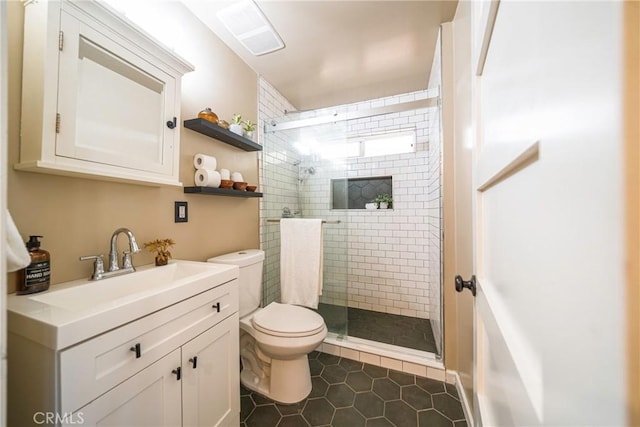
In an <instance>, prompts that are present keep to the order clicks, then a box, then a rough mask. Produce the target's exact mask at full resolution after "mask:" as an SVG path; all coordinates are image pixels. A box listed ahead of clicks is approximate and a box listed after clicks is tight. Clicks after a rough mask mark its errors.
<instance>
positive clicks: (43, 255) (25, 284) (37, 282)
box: [16, 236, 51, 295]
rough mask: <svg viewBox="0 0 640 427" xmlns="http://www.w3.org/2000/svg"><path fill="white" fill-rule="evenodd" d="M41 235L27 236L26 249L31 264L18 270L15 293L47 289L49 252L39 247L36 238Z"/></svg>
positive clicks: (24, 293) (29, 292)
mask: <svg viewBox="0 0 640 427" xmlns="http://www.w3.org/2000/svg"><path fill="white" fill-rule="evenodd" d="M41 237H42V236H29V241H28V242H27V249H28V250H29V255H30V256H31V264H29V265H28V266H27V267H26V268H24V269H22V270H20V274H19V275H18V277H19V281H18V290H17V292H16V294H18V295H26V294H32V293H34V292H40V291H46V290H47V289H49V284H50V276H51V258H50V256H49V252H47V251H45V250H44V249H40V241H39V240H38V238H41Z"/></svg>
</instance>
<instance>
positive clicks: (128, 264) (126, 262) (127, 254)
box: [122, 250, 140, 268]
mask: <svg viewBox="0 0 640 427" xmlns="http://www.w3.org/2000/svg"><path fill="white" fill-rule="evenodd" d="M137 252H140V251H139V250H138V251H136V252H133V253H137ZM122 253H123V254H124V255H123V256H122V268H133V262H132V261H131V254H132V252H131V251H122Z"/></svg>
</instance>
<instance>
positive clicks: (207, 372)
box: [182, 314, 240, 427]
mask: <svg viewBox="0 0 640 427" xmlns="http://www.w3.org/2000/svg"><path fill="white" fill-rule="evenodd" d="M239 331H240V327H239V326H238V315H237V314H234V315H233V316H231V317H228V318H227V319H225V320H223V321H222V322H220V323H218V324H217V325H216V326H214V327H213V328H211V329H208V330H207V331H205V332H203V333H202V334H200V335H198V336H197V337H196V338H194V339H192V340H191V341H189V342H188V343H186V344H185V345H183V346H182V369H183V373H184V378H183V381H182V399H183V403H182V408H183V418H182V420H183V425H184V426H194V427H195V426H199V427H204V426H231V425H236V426H237V425H238V424H239V423H240V360H239V357H238V352H239V349H238V346H239V340H240V337H239Z"/></svg>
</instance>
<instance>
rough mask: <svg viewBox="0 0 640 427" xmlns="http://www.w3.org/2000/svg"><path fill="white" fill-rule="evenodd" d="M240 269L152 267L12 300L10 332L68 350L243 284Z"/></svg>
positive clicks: (201, 265) (9, 302)
mask: <svg viewBox="0 0 640 427" xmlns="http://www.w3.org/2000/svg"><path fill="white" fill-rule="evenodd" d="M238 274H239V270H238V267H237V266H232V265H222V264H212V263H205V262H193V261H171V262H170V263H169V264H168V265H165V266H162V267H156V266H154V265H148V266H143V267H140V268H138V270H137V271H136V272H134V273H129V274H125V275H122V276H117V277H112V278H108V279H103V280H99V281H95V282H94V281H90V280H76V281H73V282H67V283H63V284H60V285H55V286H52V287H51V288H50V289H49V290H48V291H46V292H42V293H38V294H33V295H15V294H12V295H9V297H8V298H7V313H8V320H9V331H10V332H11V331H14V332H17V333H20V335H24V336H28V337H30V338H32V339H33V340H34V341H36V342H40V343H41V344H44V345H46V346H47V347H50V348H53V349H56V350H58V349H62V348H65V347H67V346H69V345H72V344H75V343H77V342H80V341H82V340H84V339H87V338H90V337H92V336H95V335H96V334H98V333H100V332H101V331H105V330H109V329H112V328H115V327H118V326H120V325H122V324H124V323H127V322H130V321H132V320H135V319H138V318H140V317H143V316H146V315H147V314H149V313H152V312H154V311H157V310H160V309H162V308H165V307H168V306H170V305H172V304H175V303H177V302H180V301H182V300H184V299H187V298H190V297H192V296H194V295H196V294H199V293H201V292H204V291H206V290H209V289H211V288H214V287H216V286H219V285H221V284H223V283H226V282H229V281H230V280H234V279H237V278H238Z"/></svg>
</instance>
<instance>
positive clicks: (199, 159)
mask: <svg viewBox="0 0 640 427" xmlns="http://www.w3.org/2000/svg"><path fill="white" fill-rule="evenodd" d="M193 166H195V167H196V169H207V170H210V171H214V170H216V168H217V167H218V161H217V160H216V158H215V157H213V156H207V155H206V154H196V155H195V156H193Z"/></svg>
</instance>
